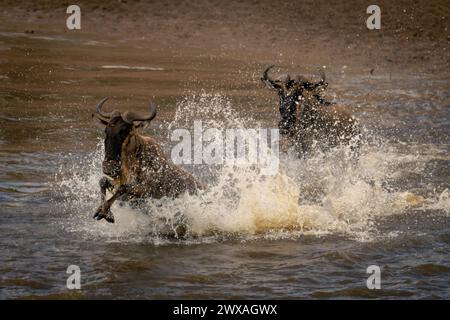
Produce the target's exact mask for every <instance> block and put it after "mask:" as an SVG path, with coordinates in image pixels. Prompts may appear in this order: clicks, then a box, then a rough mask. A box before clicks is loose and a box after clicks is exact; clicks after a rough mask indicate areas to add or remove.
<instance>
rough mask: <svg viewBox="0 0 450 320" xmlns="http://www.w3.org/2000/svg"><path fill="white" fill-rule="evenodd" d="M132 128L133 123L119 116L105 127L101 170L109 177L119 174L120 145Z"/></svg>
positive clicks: (120, 162) (115, 176)
mask: <svg viewBox="0 0 450 320" xmlns="http://www.w3.org/2000/svg"><path fill="white" fill-rule="evenodd" d="M132 128H133V125H132V124H129V123H126V122H125V121H124V120H123V119H122V118H121V117H120V116H119V117H115V118H112V119H111V121H110V122H109V123H108V125H107V126H106V128H105V134H106V137H105V158H104V160H103V163H102V170H103V173H104V174H106V175H108V176H110V177H111V178H117V177H118V176H119V175H120V170H121V166H122V161H121V153H122V145H123V143H124V141H125V139H126V138H127V137H128V135H129V134H130V131H131V130H132Z"/></svg>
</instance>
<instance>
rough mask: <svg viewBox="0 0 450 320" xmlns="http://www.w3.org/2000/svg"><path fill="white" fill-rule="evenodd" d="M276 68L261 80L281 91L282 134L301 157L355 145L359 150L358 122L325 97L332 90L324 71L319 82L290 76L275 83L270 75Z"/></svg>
mask: <svg viewBox="0 0 450 320" xmlns="http://www.w3.org/2000/svg"><path fill="white" fill-rule="evenodd" d="M272 67H273V66H270V67H268V68H267V69H266V70H264V72H263V76H262V77H261V80H262V81H264V82H265V83H266V84H267V85H268V86H269V87H270V88H273V89H276V90H277V92H278V96H279V98H280V108H279V110H280V115H281V121H280V122H279V129H280V133H281V134H282V136H283V135H284V136H286V138H287V141H289V144H291V145H292V146H294V147H295V148H296V149H297V151H298V152H299V153H300V155H302V156H304V155H305V154H307V153H310V152H313V151H314V150H322V151H326V150H328V149H330V148H333V147H335V146H338V145H342V144H352V148H353V149H355V147H358V141H357V140H358V139H357V138H358V136H359V135H360V128H359V125H358V123H357V121H356V119H355V118H354V117H353V116H352V115H351V114H350V113H348V112H347V111H346V110H345V109H344V108H343V107H342V106H339V105H336V104H333V103H330V102H328V101H326V100H325V99H323V98H322V93H323V91H324V90H325V89H326V88H327V87H328V83H327V82H326V80H325V73H324V72H323V71H321V79H320V81H318V82H312V81H309V80H306V79H305V78H303V77H296V79H291V78H290V77H289V76H287V77H286V78H285V79H282V80H273V79H270V78H269V76H268V71H269V70H270V69H271V68H272ZM297 107H298V109H299V110H297ZM297 113H298V114H299V116H298V117H297ZM297 118H298V121H297ZM354 140H356V141H355V143H354V144H353V142H354Z"/></svg>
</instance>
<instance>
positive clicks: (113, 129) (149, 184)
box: [93, 98, 203, 222]
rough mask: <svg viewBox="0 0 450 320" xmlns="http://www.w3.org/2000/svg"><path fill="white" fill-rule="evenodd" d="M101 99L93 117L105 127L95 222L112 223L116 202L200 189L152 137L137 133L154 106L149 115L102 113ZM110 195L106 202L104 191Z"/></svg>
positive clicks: (158, 197)
mask: <svg viewBox="0 0 450 320" xmlns="http://www.w3.org/2000/svg"><path fill="white" fill-rule="evenodd" d="M107 99H108V98H104V99H103V100H102V101H100V102H99V103H98V105H97V108H96V112H95V113H94V114H93V116H95V117H96V118H97V119H99V120H100V121H101V123H102V124H104V125H105V126H106V128H105V158H104V160H103V163H102V169H103V173H104V174H105V175H107V176H108V177H103V178H102V179H101V180H100V190H101V205H100V207H99V208H98V209H97V211H96V212H95V214H94V218H95V219H97V220H101V219H103V218H104V219H105V220H106V221H108V222H114V216H113V214H112V212H111V210H110V209H111V205H112V204H113V202H114V201H116V200H125V201H128V200H134V199H143V198H156V199H160V198H162V197H169V198H170V197H172V198H174V197H178V196H180V195H181V194H183V193H185V192H188V193H190V194H193V193H195V192H196V191H197V190H198V189H201V188H203V187H202V185H201V183H199V182H198V181H197V180H196V179H195V178H194V177H193V176H192V174H190V173H189V172H187V171H186V170H184V169H182V168H180V167H178V166H176V165H175V164H174V163H173V162H172V161H171V160H170V159H169V158H168V157H166V155H165V154H164V151H163V149H162V147H161V146H160V144H159V143H158V142H157V141H156V140H155V139H153V138H151V137H148V136H144V135H142V134H140V133H139V129H140V127H141V126H142V125H143V124H144V123H146V122H150V121H152V120H153V118H155V116H156V107H155V106H154V105H153V104H150V107H149V112H148V113H147V114H142V113H139V112H134V111H126V112H123V113H121V112H119V111H112V112H104V111H103V110H102V107H103V104H104V103H105V101H106V100H107ZM107 190H109V191H112V192H113V195H112V197H111V198H110V199H108V200H106V199H105V197H106V191H107Z"/></svg>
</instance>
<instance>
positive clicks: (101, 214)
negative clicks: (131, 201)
mask: <svg viewBox="0 0 450 320" xmlns="http://www.w3.org/2000/svg"><path fill="white" fill-rule="evenodd" d="M128 192H130V186H128V185H126V184H122V185H121V186H120V187H119V188H118V189H117V191H116V193H114V195H113V196H112V197H111V198H109V199H108V200H106V201H104V202H103V205H101V206H100V207H99V208H98V209H97V212H96V213H95V217H96V219H97V220H101V219H103V218H104V219H105V220H106V221H108V222H110V223H114V215H113V214H112V212H111V210H110V209H111V206H112V204H113V203H114V201H116V200H117V199H119V198H120V197H122V196H124V195H126V194H127V193H128Z"/></svg>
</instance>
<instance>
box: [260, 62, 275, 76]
mask: <svg viewBox="0 0 450 320" xmlns="http://www.w3.org/2000/svg"><path fill="white" fill-rule="evenodd" d="M273 67H275V65H274V64H273V65H271V66H269V67H268V68H267V69H266V70H264V72H263V76H262V79H263V80H268V79H269V75H268V73H269V70H270V69H272V68H273Z"/></svg>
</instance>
